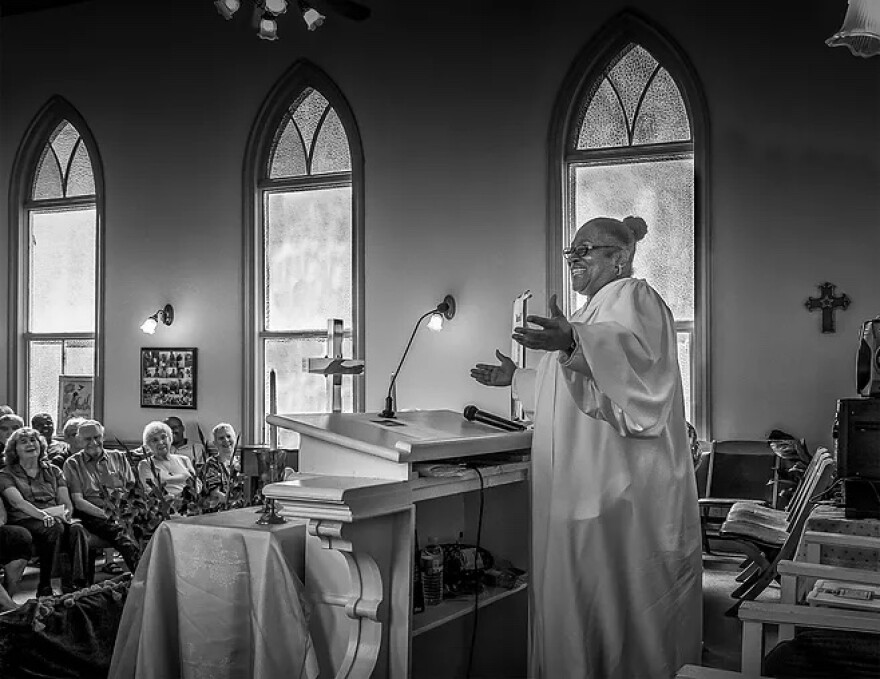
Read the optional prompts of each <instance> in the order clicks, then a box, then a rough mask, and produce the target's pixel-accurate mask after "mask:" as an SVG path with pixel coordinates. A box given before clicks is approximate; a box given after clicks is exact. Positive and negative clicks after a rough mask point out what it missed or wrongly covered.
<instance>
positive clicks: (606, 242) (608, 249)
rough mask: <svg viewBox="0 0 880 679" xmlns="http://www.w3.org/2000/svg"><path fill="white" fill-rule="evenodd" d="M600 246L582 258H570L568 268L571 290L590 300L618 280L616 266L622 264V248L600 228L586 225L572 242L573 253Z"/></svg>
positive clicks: (597, 225)
mask: <svg viewBox="0 0 880 679" xmlns="http://www.w3.org/2000/svg"><path fill="white" fill-rule="evenodd" d="M584 245H586V246H598V247H595V249H591V250H590V251H589V252H587V253H586V254H584V255H583V256H580V257H579V256H577V255H576V254H572V255H570V256H569V257H568V258H567V260H568V268H569V272H570V274H571V287H572V289H573V290H574V291H575V292H577V293H579V294H581V295H586V296H588V297H590V296H592V295H595V294H596V293H597V292H598V291H599V290H601V289H602V287H603V286H605V285H606V284H608V283H610V282H611V281H613V280H614V279H615V278H617V276H618V274H617V265H618V263H620V262H621V261H622V258H621V254H622V250H621V248H620V245H619V244H617V243H615V242H614V241H613V240H612V239H610V238H608V237H607V234H606V233H605V232H604V230H603V229H602V228H601V226H600V225H599V224H597V223H594V222H587V223H586V224H584V225H583V226H582V227H581V228H580V229H578V232H577V234H575V237H574V240H572V241H571V248H570V249H571V250H576V249H577V248H578V247H580V246H584Z"/></svg>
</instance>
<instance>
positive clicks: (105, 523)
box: [64, 420, 140, 573]
mask: <svg viewBox="0 0 880 679" xmlns="http://www.w3.org/2000/svg"><path fill="white" fill-rule="evenodd" d="M77 437H78V438H79V440H80V443H81V445H82V447H83V449H82V450H81V451H80V452H78V453H74V454H73V455H71V456H70V457H69V458H68V459H67V461H66V462H65V463H64V478H65V479H67V485H68V487H69V488H70V498H71V500H73V507H74V512H73V515H74V517H76V518H78V519H80V520H81V521H82V523H83V526H85V527H86V530H88V531H89V533H91V534H93V535H95V536H97V537H99V538H101V539H102V540H105V541H107V542H109V543H110V544H112V545H113V546H114V547H115V548H116V549H117V551H118V552H119V553H120V554H121V555H122V559H123V561H125V565H126V566H128V568H129V569H130V570H131V572H132V573H134V571H135V569H136V568H137V563H138V560H139V559H140V549H139V548H138V546H137V543H135V542H134V540H132V539H131V538H130V537H129V536H128V535H127V534H126V532H125V530H124V529H123V528H122V526H120V525H119V523H118V522H117V521H116V519H115V517H114V516H113V509H112V507H111V506H110V505H109V503H108V502H106V501H105V500H104V497H103V494H104V491H110V490H112V489H114V488H126V487H128V486H130V485H132V484H134V483H135V479H134V473H133V472H132V470H131V466H130V465H129V463H128V458H126V456H125V454H124V453H121V452H119V451H117V450H104V427H103V425H102V424H101V423H100V422H98V421H96V420H85V421H83V422H82V424H80V425H79V429H78V431H77Z"/></svg>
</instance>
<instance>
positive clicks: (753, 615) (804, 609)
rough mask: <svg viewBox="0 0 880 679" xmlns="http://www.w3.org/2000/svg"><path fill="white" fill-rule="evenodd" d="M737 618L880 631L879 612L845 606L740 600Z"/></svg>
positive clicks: (776, 623)
mask: <svg viewBox="0 0 880 679" xmlns="http://www.w3.org/2000/svg"><path fill="white" fill-rule="evenodd" d="M739 619H740V620H741V621H742V622H743V624H746V623H759V624H762V625H764V624H771V625H798V626H801V627H819V628H822V629H836V630H844V631H848V632H871V633H877V634H880V615H878V614H877V613H868V612H866V611H850V610H847V609H845V608H828V607H825V606H798V605H795V604H777V603H766V602H763V601H744V602H743V603H742V605H741V606H740V607H739Z"/></svg>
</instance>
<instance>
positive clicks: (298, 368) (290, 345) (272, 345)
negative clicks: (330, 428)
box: [263, 337, 360, 448]
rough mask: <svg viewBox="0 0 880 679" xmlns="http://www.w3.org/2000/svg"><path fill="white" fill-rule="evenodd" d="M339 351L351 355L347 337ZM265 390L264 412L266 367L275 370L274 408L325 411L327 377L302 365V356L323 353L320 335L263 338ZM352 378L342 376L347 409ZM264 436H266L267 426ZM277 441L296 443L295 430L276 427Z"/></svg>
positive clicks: (351, 402)
mask: <svg viewBox="0 0 880 679" xmlns="http://www.w3.org/2000/svg"><path fill="white" fill-rule="evenodd" d="M342 352H343V353H342V355H343V356H351V355H352V343H351V340H350V339H345V340H343V342H342ZM264 355H265V379H264V382H263V384H264V385H265V392H264V394H263V400H264V404H265V412H267V413H268V412H271V409H270V408H269V371H270V370H273V369H274V370H275V379H276V387H277V389H276V394H277V399H278V412H279V413H281V414H284V413H325V412H328V411H329V410H330V409H329V407H328V403H329V396H328V379H327V378H326V377H324V376H323V375H315V374H312V373H309V372H308V371H306V370H304V369H303V365H302V364H303V359H308V358H309V357H321V356H326V355H327V340H326V339H325V338H323V337H321V338H315V337H291V338H283V339H266V340H265V354H264ZM354 379H360V378H351V377H344V378H343V379H342V409H343V410H344V411H346V412H351V411H352V410H353V409H354V391H353V384H354ZM265 440H266V441H268V440H269V433H268V427H267V428H266V432H265ZM278 444H279V445H280V446H282V447H285V448H296V447H298V446H299V434H296V433H295V432H292V431H289V430H286V429H280V428H279V429H278Z"/></svg>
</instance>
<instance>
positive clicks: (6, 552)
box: [0, 500, 33, 613]
mask: <svg viewBox="0 0 880 679" xmlns="http://www.w3.org/2000/svg"><path fill="white" fill-rule="evenodd" d="M6 519H7V516H6V506H5V505H4V504H3V501H2V500H0V566H3V572H4V574H5V582H3V583H2V584H0V613H3V612H5V611H11V610H14V609H15V608H17V607H18V604H16V603H15V602H14V601H13V600H12V596H13V595H14V594H15V589H16V587H17V585H18V583H19V581H20V580H21V574H22V573H23V572H24V567H25V566H26V565H27V562H28V559H30V558H31V550H32V545H33V539H32V538H31V534H30V533H29V532H28V530H27V528H24V527H22V526H10V525H8V524H7V523H6Z"/></svg>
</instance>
